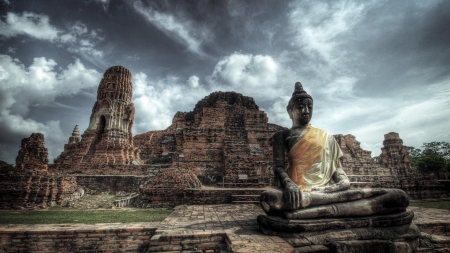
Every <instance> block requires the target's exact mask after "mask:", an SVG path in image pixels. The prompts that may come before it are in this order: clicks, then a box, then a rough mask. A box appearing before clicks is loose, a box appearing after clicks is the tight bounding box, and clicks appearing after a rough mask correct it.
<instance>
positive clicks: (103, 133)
mask: <svg viewBox="0 0 450 253" xmlns="http://www.w3.org/2000/svg"><path fill="white" fill-rule="evenodd" d="M132 88H133V87H132V82H131V72H130V71H129V70H128V69H126V68H124V67H122V66H114V67H111V68H109V69H108V70H106V72H105V74H104V75H103V78H102V80H101V81H100V84H99V86H98V90H97V101H96V102H95V104H94V107H93V108H92V114H91V118H90V121H89V126H88V128H87V129H86V131H85V132H84V133H83V135H82V136H81V141H80V137H79V129H78V126H75V129H74V131H73V133H72V136H71V137H70V138H69V142H68V143H67V144H66V145H64V151H63V152H62V153H61V154H60V155H59V156H58V158H56V159H55V164H138V163H139V162H140V161H139V155H138V152H137V149H136V148H135V147H134V146H133V135H132V132H131V129H132V127H133V123H134V105H133V103H132V102H131V98H132Z"/></svg>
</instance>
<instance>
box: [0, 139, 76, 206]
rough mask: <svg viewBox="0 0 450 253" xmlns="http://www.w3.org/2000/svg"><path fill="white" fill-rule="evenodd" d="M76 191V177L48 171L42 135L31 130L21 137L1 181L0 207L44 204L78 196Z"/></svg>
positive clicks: (46, 154)
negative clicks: (9, 170)
mask: <svg viewBox="0 0 450 253" xmlns="http://www.w3.org/2000/svg"><path fill="white" fill-rule="evenodd" d="M77 190H78V186H77V183H76V178H75V177H73V176H61V175H55V174H52V173H50V172H49V171H48V150H47V148H46V147H45V146H44V135H42V134H40V133H33V134H31V136H30V137H29V138H24V139H23V140H22V144H21V149H20V150H19V155H18V156H17V159H16V167H15V168H14V170H13V172H12V173H10V174H8V175H6V176H5V177H2V179H1V180H0V209H5V208H11V207H14V206H16V207H17V206H18V207H27V208H34V207H37V206H39V207H46V206H47V203H48V202H52V201H56V202H62V201H64V200H66V199H71V198H73V197H75V195H76V196H79V194H76V192H77ZM74 193H75V195H74Z"/></svg>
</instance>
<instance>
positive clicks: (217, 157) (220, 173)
mask: <svg viewBox="0 0 450 253" xmlns="http://www.w3.org/2000/svg"><path fill="white" fill-rule="evenodd" d="M172 122H173V123H172V125H171V126H169V127H168V128H167V129H166V130H164V131H150V132H147V133H145V134H141V135H137V136H135V138H134V140H135V146H136V147H138V148H139V149H140V150H141V151H140V157H141V158H142V160H144V161H145V163H146V164H168V165H169V166H170V167H174V168H184V169H189V170H191V171H192V172H194V173H195V174H196V175H197V176H198V178H199V179H200V180H201V181H202V182H203V183H204V184H213V183H218V182H220V183H226V184H227V186H228V184H230V183H231V184H234V183H239V182H240V180H239V175H247V178H248V179H247V180H246V181H245V182H246V183H247V185H248V186H263V185H268V184H270V180H271V179H270V177H271V172H270V160H271V155H272V153H271V147H270V139H271V137H272V135H273V133H274V132H276V131H277V130H280V129H282V127H280V126H277V125H273V124H269V123H268V119H267V115H266V114H265V113H264V112H263V111H260V110H259V109H258V106H257V105H256V104H255V102H254V101H253V99H252V98H250V97H246V96H242V95H241V94H238V93H235V92H214V93H212V94H210V95H209V96H207V97H205V98H204V99H202V100H201V101H199V102H198V103H197V104H196V106H195V108H194V110H193V111H192V112H187V113H186V112H178V113H177V114H176V115H175V116H174V118H173V121H172ZM224 185H225V184H224Z"/></svg>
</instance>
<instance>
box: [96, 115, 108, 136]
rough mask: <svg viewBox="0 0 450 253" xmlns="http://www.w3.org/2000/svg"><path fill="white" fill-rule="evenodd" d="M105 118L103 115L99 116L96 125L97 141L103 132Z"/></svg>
mask: <svg viewBox="0 0 450 253" xmlns="http://www.w3.org/2000/svg"><path fill="white" fill-rule="evenodd" d="M105 127H106V118H105V116H103V115H102V116H101V117H100V122H99V123H98V125H97V142H99V141H101V140H102V136H103V133H104V132H105Z"/></svg>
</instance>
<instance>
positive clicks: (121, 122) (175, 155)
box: [0, 66, 449, 208]
mask: <svg viewBox="0 0 450 253" xmlns="http://www.w3.org/2000/svg"><path fill="white" fill-rule="evenodd" d="M131 101H132V82H131V73H130V71H129V70H127V69H126V68H124V67H121V66H115V67H111V68H109V69H108V70H106V72H105V74H104V76H103V78H102V80H101V81H100V84H99V87H98V92H97V100H96V102H95V104H94V106H93V109H92V114H91V117H90V121H89V126H88V128H87V129H86V130H85V131H84V133H83V134H82V135H81V136H80V129H79V127H78V126H75V128H74V129H73V132H72V134H71V136H69V138H68V142H67V144H65V145H64V151H63V152H62V153H61V154H60V155H59V156H58V158H56V159H55V163H54V164H48V161H47V159H48V158H47V151H46V148H45V147H44V144H43V138H44V137H43V136H42V134H33V135H32V136H31V137H30V138H27V139H24V141H23V143H22V149H21V151H20V152H19V155H18V158H17V159H18V160H17V161H16V163H17V165H16V168H15V169H14V171H13V173H10V174H8V175H6V176H3V177H1V178H0V184H1V189H0V208H8V207H11V206H14V205H18V206H26V205H28V204H27V203H31V204H36V203H49V202H52V201H56V202H61V201H63V200H64V199H67V198H72V197H73V194H74V193H75V195H76V192H77V189H80V188H82V189H84V190H85V191H86V192H87V193H89V194H100V193H103V192H106V193H113V194H114V193H116V192H118V191H122V192H123V191H124V192H129V193H131V192H134V193H138V192H140V193H141V198H142V199H144V200H145V199H146V200H149V201H156V200H162V199H171V200H172V201H173V203H193V201H195V203H199V204H200V203H227V202H231V201H232V196H240V195H245V196H250V197H246V198H247V199H240V201H244V200H248V198H253V197H251V196H257V197H258V196H259V194H260V192H262V191H263V190H264V187H266V186H275V185H276V184H277V182H276V180H274V177H273V172H272V169H271V165H272V163H271V161H272V147H271V138H272V136H273V134H274V133H275V132H277V131H279V130H281V129H283V127H281V126H278V125H275V124H270V123H268V118H267V115H266V113H265V112H264V111H261V110H259V108H258V106H257V105H256V103H255V102H254V100H253V98H251V97H248V96H244V95H242V94H238V93H235V92H213V93H211V94H210V95H208V96H206V97H205V98H203V99H202V100H200V101H198V103H197V104H196V105H195V106H194V108H193V110H192V111H190V112H177V113H176V114H175V115H174V117H173V120H172V124H171V125H170V126H169V127H168V128H166V129H165V130H157V131H149V132H147V133H143V134H139V135H136V136H134V137H133V135H132V131H131V129H132V126H133V123H134V110H135V109H134V105H133V103H132V102H131ZM334 137H335V139H336V140H337V142H338V144H339V145H340V147H341V149H342V151H343V153H344V157H342V158H341V163H342V165H343V168H344V170H345V172H346V173H347V175H348V177H349V179H350V181H351V187H353V188H367V187H388V188H401V189H403V190H405V191H406V192H407V193H408V194H409V195H410V196H411V197H412V198H432V197H433V198H438V197H448V196H449V189H448V187H446V186H445V185H446V184H448V181H449V175H448V173H447V174H445V173H441V174H439V175H431V174H430V175H423V174H418V173H416V172H415V171H414V170H413V169H412V168H411V163H410V161H409V157H408V155H407V152H406V147H405V146H403V141H402V140H401V139H400V137H399V135H398V134H397V133H389V134H386V135H385V141H384V142H383V145H384V147H383V148H382V154H381V161H382V164H378V163H376V162H375V161H374V160H373V158H372V157H371V152H370V151H366V150H363V149H362V148H361V147H360V143H359V142H358V141H357V140H356V137H355V136H353V135H350V134H349V135H335V136H334ZM163 172H164V173H163ZM157 175H158V176H157ZM161 175H163V176H164V177H167V178H172V179H173V180H168V181H164V182H165V183H166V184H170V185H168V187H171V189H176V191H167V190H166V188H165V186H164V182H160V183H157V184H156V183H155V182H154V180H153V179H154V178H158V177H161ZM186 175H189V177H187V176H186ZM183 178H184V179H186V178H191V179H190V180H191V181H190V182H191V183H192V182H195V183H194V185H195V186H196V187H190V188H186V189H184V186H183V185H184V184H185V183H183V182H185V180H184V179H183ZM438 178H439V180H437V179H438ZM181 179H183V180H181ZM201 185H203V187H201ZM205 186H207V187H205ZM211 187H212V188H211ZM214 189H216V190H214ZM170 194H172V195H173V196H170ZM71 196H72V197H71ZM11 198H14V201H12V199H11ZM183 198H184V199H183ZM238 198H240V197H238ZM175 200H179V201H178V202H177V201H175ZM253 200H254V201H256V200H257V198H255V199H253ZM31 204H30V205H31Z"/></svg>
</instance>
